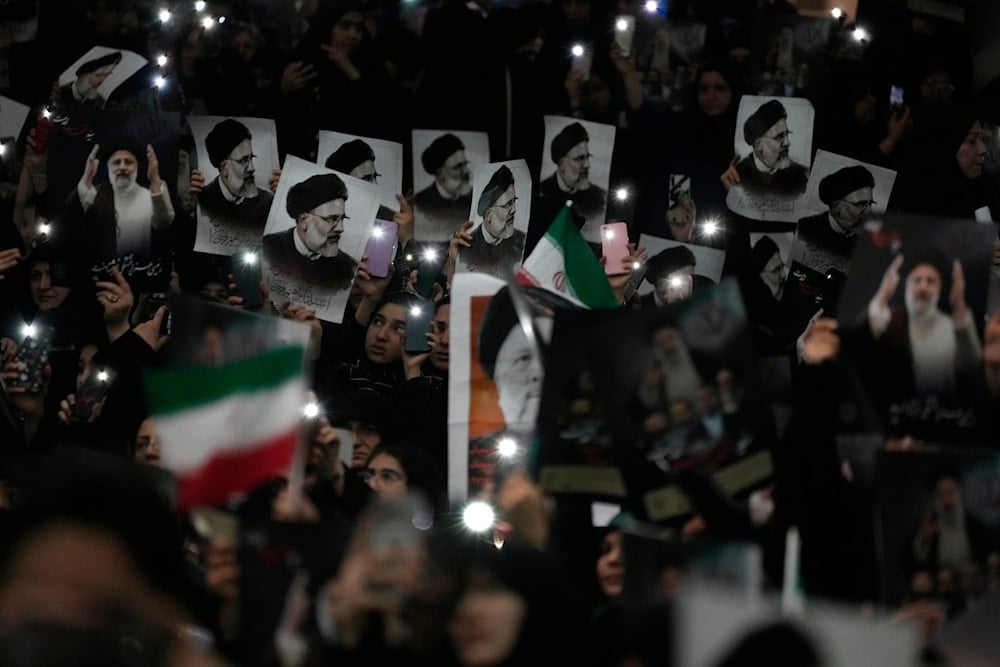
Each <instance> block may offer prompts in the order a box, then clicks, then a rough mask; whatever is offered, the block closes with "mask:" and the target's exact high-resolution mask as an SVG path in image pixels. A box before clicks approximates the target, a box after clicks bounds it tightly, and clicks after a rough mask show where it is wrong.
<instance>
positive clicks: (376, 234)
mask: <svg viewBox="0 0 1000 667" xmlns="http://www.w3.org/2000/svg"><path fill="white" fill-rule="evenodd" d="M383 236H385V232H384V231H383V230H382V228H381V227H376V228H374V229H373V230H372V238H375V239H380V238H382V237H383Z"/></svg>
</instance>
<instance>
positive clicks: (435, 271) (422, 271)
mask: <svg viewBox="0 0 1000 667" xmlns="http://www.w3.org/2000/svg"><path fill="white" fill-rule="evenodd" d="M447 259H448V248H447V246H444V245H442V244H437V243H426V244H424V245H423V246H421V247H420V248H419V249H417V251H416V253H415V256H414V258H413V261H415V262H416V263H417V285H416V288H417V294H419V295H420V296H422V297H424V298H425V299H427V298H430V296H431V293H432V291H433V290H434V283H435V282H436V281H437V279H438V276H440V275H441V269H442V268H443V267H444V263H445V261H446V260H447ZM411 265H412V263H411Z"/></svg>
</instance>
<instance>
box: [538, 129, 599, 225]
mask: <svg viewBox="0 0 1000 667" xmlns="http://www.w3.org/2000/svg"><path fill="white" fill-rule="evenodd" d="M614 148H615V126H614V125H603V124H601V123H591V122H590V121H586V120H576V119H575V118H566V117H563V116H546V117H545V142H544V145H543V148H542V169H541V173H540V176H541V183H540V184H539V186H538V194H539V195H540V196H542V197H546V198H551V199H553V200H556V201H572V202H573V212H574V213H576V214H578V215H580V216H582V217H583V219H584V225H583V229H582V230H581V231H582V233H583V238H585V239H587V241H589V242H590V243H600V242H601V225H603V224H604V222H605V220H606V213H607V208H608V184H609V182H610V179H611V154H612V152H613V151H614Z"/></svg>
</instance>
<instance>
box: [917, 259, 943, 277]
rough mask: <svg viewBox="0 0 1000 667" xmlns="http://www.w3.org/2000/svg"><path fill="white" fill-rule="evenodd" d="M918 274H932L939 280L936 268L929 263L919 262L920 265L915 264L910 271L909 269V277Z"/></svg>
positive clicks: (939, 275)
mask: <svg viewBox="0 0 1000 667" xmlns="http://www.w3.org/2000/svg"><path fill="white" fill-rule="evenodd" d="M918 273H919V274H924V275H926V274H928V273H932V274H934V276H936V277H937V278H938V279H939V280H940V278H941V272H940V271H938V268H937V267H936V266H934V265H933V264H931V263H930V262H920V263H918V264H916V265H915V266H914V267H913V268H912V269H910V274H909V275H910V276H914V275H916V274H918Z"/></svg>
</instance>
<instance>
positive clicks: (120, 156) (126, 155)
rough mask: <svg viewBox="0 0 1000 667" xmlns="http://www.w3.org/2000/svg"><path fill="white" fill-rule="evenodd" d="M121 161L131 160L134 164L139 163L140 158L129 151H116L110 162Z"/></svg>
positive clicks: (109, 159)
mask: <svg viewBox="0 0 1000 667" xmlns="http://www.w3.org/2000/svg"><path fill="white" fill-rule="evenodd" d="M119 160H131V161H132V162H137V161H138V158H136V156H135V155H133V154H132V151H127V150H125V149H119V150H116V151H115V152H114V153H112V154H111V157H109V158H108V162H118V161H119Z"/></svg>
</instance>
